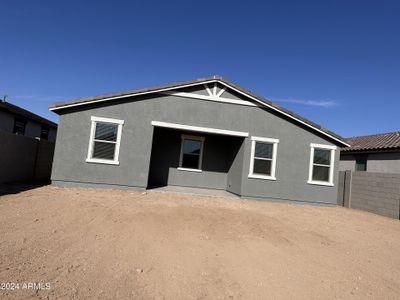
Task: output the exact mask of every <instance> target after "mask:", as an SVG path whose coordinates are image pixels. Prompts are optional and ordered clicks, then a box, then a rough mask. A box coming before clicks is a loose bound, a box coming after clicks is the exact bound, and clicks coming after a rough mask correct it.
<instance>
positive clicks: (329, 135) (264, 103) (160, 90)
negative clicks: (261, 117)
mask: <svg viewBox="0 0 400 300" xmlns="http://www.w3.org/2000/svg"><path fill="white" fill-rule="evenodd" d="M208 83H220V84H222V85H224V86H226V87H228V88H230V89H232V90H234V91H235V92H237V93H239V94H241V95H243V96H245V97H247V98H250V99H252V100H254V101H255V102H257V103H259V104H260V105H261V106H265V107H268V108H270V109H272V110H274V111H277V112H278V113H280V114H283V115H284V116H286V117H288V118H290V119H293V120H295V121H297V122H299V123H301V124H303V125H304V126H306V127H309V128H311V129H314V130H316V131H317V132H319V133H321V134H322V135H325V136H327V137H329V138H331V139H333V140H335V141H337V142H339V143H341V144H343V145H345V146H347V147H350V144H348V143H346V142H344V141H342V140H340V139H338V138H337V137H335V136H333V135H331V134H329V133H327V132H325V131H323V130H321V129H319V128H317V127H315V126H313V125H311V124H308V123H307V122H304V121H303V120H301V119H299V118H297V117H295V116H292V115H291V114H288V113H286V112H284V111H282V110H281V109H279V108H277V107H274V106H273V105H270V104H268V103H266V102H264V101H262V100H259V99H257V98H256V97H253V96H252V95H249V94H247V93H245V92H242V91H241V90H239V89H237V88H235V87H234V86H231V85H230V84H227V83H225V82H223V81H220V80H219V79H210V80H206V81H201V82H200V81H199V82H194V83H190V84H183V85H180V86H173V87H167V88H161V89H157V90H151V91H144V92H139V93H132V94H127V95H122V96H114V97H107V98H103V99H97V100H93V101H87V102H82V103H72V104H65V105H62V106H59V107H52V108H49V110H50V111H55V110H59V109H63V108H68V107H75V106H81V105H86V104H92V103H99V102H105V101H108V100H114V99H121V98H127V97H132V96H140V95H146V94H153V93H159V92H165V91H171V90H176V89H182V88H186V87H191V86H197V85H201V84H203V85H204V84H208ZM207 92H209V93H211V94H212V91H210V90H209V89H208V90H207ZM200 96H201V95H200ZM218 99H221V98H218ZM229 100H234V99H229ZM240 101H242V100H240Z"/></svg>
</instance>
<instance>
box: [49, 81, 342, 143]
mask: <svg viewBox="0 0 400 300" xmlns="http://www.w3.org/2000/svg"><path fill="white" fill-rule="evenodd" d="M209 83H220V84H222V85H224V86H226V87H227V88H230V89H232V90H234V91H235V92H237V93H239V94H241V95H244V96H245V97H247V98H250V99H252V100H253V101H255V102H257V103H259V104H261V105H262V106H265V107H268V108H270V109H272V110H274V111H276V112H278V113H280V114H282V115H285V116H287V117H289V118H291V119H293V120H295V121H297V122H299V123H301V124H303V125H305V126H307V127H309V128H311V129H313V130H315V131H317V132H319V133H322V134H323V135H325V136H328V137H329V138H331V139H333V140H335V141H336V142H339V143H340V144H342V145H344V146H350V145H349V144H348V143H347V142H346V140H345V139H344V138H343V137H341V136H340V135H337V134H335V133H333V132H332V131H329V130H328V129H325V128H323V127H322V126H320V125H318V124H315V123H313V122H311V121H309V120H307V119H305V118H303V117H301V116H299V115H297V114H295V113H293V112H291V111H289V110H287V109H285V108H283V107H280V106H279V105H277V104H275V103H273V102H272V101H270V100H267V99H264V98H262V97H260V96H257V95H255V94H253V93H252V92H250V91H248V90H245V89H243V88H242V87H239V86H238V85H236V84H234V83H232V82H230V81H228V80H226V79H224V78H222V77H220V76H211V77H205V78H198V79H194V80H188V81H181V82H176V83H172V84H166V85H158V86H153V87H148V88H143V89H135V90H128V91H123V92H118V93H111V94H103V95H98V96H93V97H86V98H80V99H74V100H69V101H64V102H58V103H54V104H52V105H50V106H49V109H50V110H51V111H54V112H57V110H61V109H65V108H70V107H76V106H82V105H87V104H92V103H99V102H105V101H112V100H116V99H121V98H126V97H133V96H139V95H146V94H151V93H158V92H166V91H171V90H174V89H178V88H179V89H181V88H185V87H191V86H196V85H201V84H209Z"/></svg>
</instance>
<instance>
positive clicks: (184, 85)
mask: <svg viewBox="0 0 400 300" xmlns="http://www.w3.org/2000/svg"><path fill="white" fill-rule="evenodd" d="M212 82H215V79H211V80H207V81H204V82H201V83H200V82H195V83H191V84H183V85H180V86H171V87H167V88H161V89H158V90H153V91H144V92H138V93H131V94H126V95H120V96H111V97H106V98H102V99H97V100H92V101H85V102H80V103H71V104H65V105H61V106H58V107H50V108H49V110H50V111H54V110H58V109H62V108H67V107H75V106H81V105H86V104H93V103H99V102H104V101H109V100H115V99H121V98H129V97H132V96H140V95H147V94H154V93H159V92H163V91H170V90H176V89H183V88H186V87H192V86H196V85H199V84H207V83H212Z"/></svg>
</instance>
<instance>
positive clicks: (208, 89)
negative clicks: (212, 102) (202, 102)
mask: <svg viewBox="0 0 400 300" xmlns="http://www.w3.org/2000/svg"><path fill="white" fill-rule="evenodd" d="M204 87H205V88H206V91H207V93H208V95H209V96H212V95H213V94H212V93H211V90H210V88H209V87H208V84H204Z"/></svg>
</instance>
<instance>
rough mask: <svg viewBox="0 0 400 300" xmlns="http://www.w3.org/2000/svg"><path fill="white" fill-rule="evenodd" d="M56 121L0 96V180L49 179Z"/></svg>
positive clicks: (1, 181)
mask: <svg viewBox="0 0 400 300" xmlns="http://www.w3.org/2000/svg"><path fill="white" fill-rule="evenodd" d="M56 134H57V124H56V123H53V122H51V121H49V120H47V119H45V118H42V117H40V116H38V115H36V114H34V113H31V112H29V111H27V110H25V109H23V108H20V107H18V106H15V105H13V104H11V103H8V102H5V101H4V100H1V99H0V153H1V156H0V183H10V182H27V181H29V182H32V181H39V180H40V181H42V180H49V179H50V174H51V166H52V163H53V153H54V146H55V140H56Z"/></svg>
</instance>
